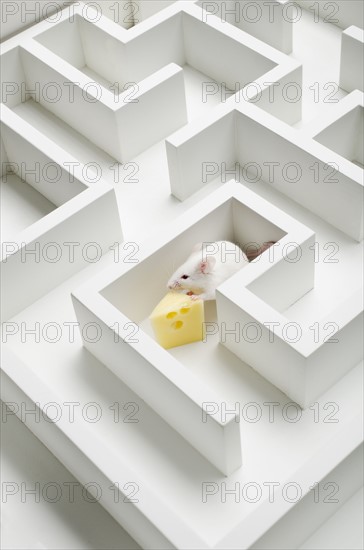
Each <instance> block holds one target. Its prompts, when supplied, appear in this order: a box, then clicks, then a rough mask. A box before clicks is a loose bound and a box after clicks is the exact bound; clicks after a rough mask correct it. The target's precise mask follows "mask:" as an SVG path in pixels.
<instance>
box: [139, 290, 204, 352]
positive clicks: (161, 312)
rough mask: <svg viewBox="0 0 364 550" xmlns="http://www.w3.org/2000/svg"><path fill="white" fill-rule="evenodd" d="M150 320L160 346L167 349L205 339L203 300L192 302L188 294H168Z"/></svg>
mask: <svg viewBox="0 0 364 550" xmlns="http://www.w3.org/2000/svg"><path fill="white" fill-rule="evenodd" d="M149 319H150V321H151V323H152V327H153V330H154V334H155V337H156V340H157V342H158V344H160V345H161V346H162V347H163V348H165V349H168V348H173V347H175V346H182V345H183V344H190V343H191V342H197V341H199V340H202V339H203V336H204V319H205V317H204V307H203V300H191V298H190V297H189V296H186V294H179V293H178V292H168V294H166V296H165V297H164V298H163V299H162V300H161V301H160V302H159V304H158V305H157V306H156V307H155V309H154V310H153V311H152V313H151V315H150V316H149Z"/></svg>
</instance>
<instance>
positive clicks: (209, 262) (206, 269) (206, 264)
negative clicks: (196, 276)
mask: <svg viewBox="0 0 364 550" xmlns="http://www.w3.org/2000/svg"><path fill="white" fill-rule="evenodd" d="M215 264H216V258H214V256H207V257H206V258H205V259H204V260H202V262H200V264H199V270H200V271H201V273H205V274H206V273H211V271H213V269H214V267H215Z"/></svg>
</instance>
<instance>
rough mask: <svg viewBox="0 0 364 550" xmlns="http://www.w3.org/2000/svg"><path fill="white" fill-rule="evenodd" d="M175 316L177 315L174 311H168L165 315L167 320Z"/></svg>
mask: <svg viewBox="0 0 364 550" xmlns="http://www.w3.org/2000/svg"><path fill="white" fill-rule="evenodd" d="M176 315H177V312H176V311H170V312H169V313H167V315H166V317H167V319H173V317H175V316H176Z"/></svg>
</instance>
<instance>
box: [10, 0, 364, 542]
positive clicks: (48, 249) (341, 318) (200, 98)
mask: <svg viewBox="0 0 364 550" xmlns="http://www.w3.org/2000/svg"><path fill="white" fill-rule="evenodd" d="M95 4H97V3H92V2H91V3H90V5H88V3H87V2H76V3H75V4H73V5H71V6H68V7H66V8H64V9H63V10H62V11H59V12H58V13H56V14H53V16H52V17H47V18H46V19H45V20H44V21H42V22H38V23H37V24H35V25H34V26H32V27H30V28H29V29H27V30H25V31H22V32H19V33H18V34H16V35H15V36H14V37H12V38H10V39H8V40H6V41H5V42H4V43H3V44H2V47H1V63H2V98H1V99H2V104H1V130H2V137H1V151H2V180H1V194H2V242H1V251H2V256H1V268H2V283H3V284H2V319H3V325H2V340H3V343H4V354H3V360H2V394H1V398H2V400H3V401H4V402H6V403H8V406H9V409H8V412H9V414H16V415H17V416H18V417H19V418H20V419H21V420H22V421H23V422H25V423H26V425H27V426H28V427H29V428H30V429H31V430H32V431H33V432H34V433H35V434H36V436H37V437H39V439H40V440H41V441H42V442H43V443H44V444H45V445H46V446H47V447H48V448H49V449H50V450H51V452H52V453H54V455H55V456H56V457H57V458H59V460H61V462H63V463H64V465H65V466H66V467H67V468H68V469H69V470H70V471H71V473H72V474H73V475H74V476H75V477H76V478H77V479H78V480H79V481H80V483H82V484H85V485H87V483H90V482H91V481H92V482H94V483H97V484H98V486H99V487H100V488H101V489H102V490H101V496H100V502H101V504H102V506H103V507H104V508H105V509H106V510H107V511H108V512H109V513H110V514H111V515H112V516H113V517H114V518H115V520H116V521H117V522H118V523H119V524H120V525H122V526H123V527H124V528H125V530H126V531H128V533H129V534H130V535H131V536H132V537H133V538H134V539H135V541H136V543H138V544H139V545H140V546H141V547H142V548H158V549H160V548H178V549H181V550H182V549H183V550H184V549H187V548H190V549H197V548H206V549H208V548H211V549H212V548H215V549H217V548H221V549H223V548H276V547H281V548H283V547H287V548H298V547H300V546H301V545H302V544H303V543H304V541H305V540H306V539H307V538H308V537H309V536H310V535H311V534H312V533H313V532H314V531H315V530H316V529H317V528H318V527H320V525H321V524H322V523H323V522H325V521H326V520H327V519H328V518H329V517H330V516H331V515H332V514H333V513H334V512H335V511H336V510H337V509H338V508H340V506H341V505H342V504H343V503H344V502H345V501H346V500H347V499H348V498H350V497H351V496H352V495H353V494H354V493H355V491H357V490H358V489H359V488H360V486H361V484H362V479H361V476H360V453H361V449H362V447H361V445H362V428H361V426H362V417H361V410H362V392H361V384H362V351H363V347H362V331H363V316H362V315H363V312H362V301H363V299H362V278H363V258H362V239H363V164H364V160H363V151H364V144H363V73H362V66H363V30H362V29H361V28H359V27H357V26H355V23H357V24H359V21H360V13H361V12H360V10H361V9H362V3H361V2H360V1H357V2H356V3H354V4H355V6H354V7H353V6H351V8H350V7H347V6H345V2H342V1H339V2H337V3H330V4H332V6H333V7H334V8H335V9H334V12H335V13H334V12H333V11H332V10H330V9H329V7H326V8H325V6H323V7H322V5H321V6H320V7H317V9H314V8H312V6H311V8H310V7H309V6H307V5H305V2H299V3H297V4H293V3H292V2H287V1H285V0H284V1H278V0H277V1H275V0H272V1H270V2H264V4H261V3H259V2H247V1H246V0H241V1H240V2H231V1H229V2H220V1H219V2H193V1H186V2H184V1H175V2H167V1H165V2H162V1H158V2H154V1H153V2H125V1H119V2H113V3H112V2H102V3H100V4H101V6H102V10H101V6H99V9H98V8H97V5H95ZM316 4H317V3H316ZM347 4H349V2H347ZM351 4H353V3H352V2H351ZM306 8H307V9H306ZM308 8H310V9H308ZM336 8H337V9H336ZM354 8H355V9H354ZM350 10H351V11H350ZM358 14H359V15H358ZM320 41H321V42H320ZM217 240H229V241H234V242H236V243H238V244H239V245H240V246H241V247H242V248H243V249H246V248H247V247H248V246H249V245H251V243H256V244H257V245H259V246H260V245H261V244H262V243H264V242H266V241H271V240H273V241H276V244H275V246H274V247H272V248H271V249H269V250H268V251H266V252H265V253H264V254H263V255H262V256H260V257H258V258H257V259H256V260H255V261H253V262H252V263H251V264H249V265H248V266H247V267H246V268H245V269H243V270H241V271H240V272H238V273H236V274H235V275H234V276H233V277H231V278H230V279H229V280H227V281H226V282H225V283H223V284H222V285H220V287H218V291H217V299H216V306H215V304H214V303H211V302H209V303H207V304H206V309H205V314H206V322H207V325H206V327H207V328H206V330H207V334H206V339H205V341H203V342H199V343H196V344H191V345H188V346H181V347H178V348H172V349H170V350H165V349H163V348H161V347H160V346H159V345H158V344H157V343H156V341H155V340H154V338H153V334H152V331H151V327H150V324H149V321H148V316H149V314H150V313H151V311H152V309H153V308H154V307H155V305H156V304H157V303H158V301H159V300H160V299H161V298H162V297H163V295H164V294H165V292H166V282H167V280H168V277H169V276H170V275H171V273H172V271H174V269H175V268H176V267H177V266H178V265H180V264H181V263H183V261H184V259H185V258H186V257H187V255H188V254H189V252H190V250H191V248H192V247H193V245H194V244H195V243H196V242H200V241H207V242H209V241H217ZM70 404H73V407H72V411H73V412H72V418H71V416H70V414H69V413H70ZM32 407H33V409H34V407H35V410H36V411H37V413H36V414H34V415H29V414H25V413H24V409H25V411H26V410H27V409H31V408H32ZM90 407H91V408H92V411H91V410H90ZM116 413H117V414H116ZM317 483H319V484H320V486H322V487H323V489H322V491H325V487H326V488H327V486H328V485H330V483H331V484H332V483H334V484H336V485H335V487H338V488H339V489H338V495H339V496H338V498H337V499H336V500H335V501H334V502H335V503H334V504H331V505H328V504H327V502H328V501H327V499H326V500H325V498H324V496H325V495H324V494H323V493H321V495H322V494H323V496H322V498H318V499H317V498H316V493H315V498H314V497H313V487H314V486H315V484H317ZM110 487H113V491H111V490H110ZM272 488H275V489H274V491H275V492H274V495H273V493H272ZM272 495H273V496H272ZM116 496H117V498H116ZM303 518H304V521H303ZM302 525H303V526H302Z"/></svg>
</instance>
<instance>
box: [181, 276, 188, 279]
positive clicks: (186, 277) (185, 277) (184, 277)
mask: <svg viewBox="0 0 364 550" xmlns="http://www.w3.org/2000/svg"><path fill="white" fill-rule="evenodd" d="M188 277H189V276H188V275H181V279H188Z"/></svg>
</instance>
